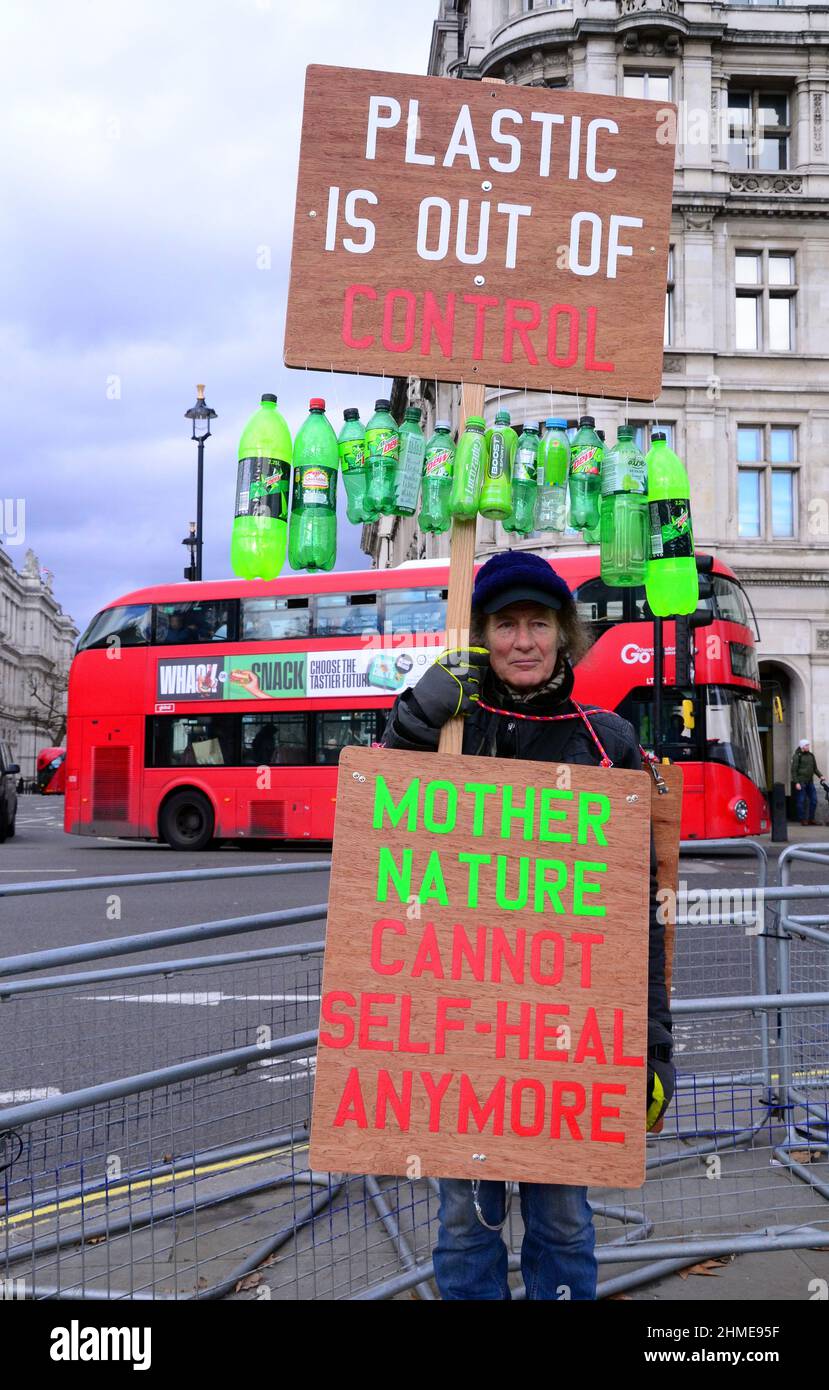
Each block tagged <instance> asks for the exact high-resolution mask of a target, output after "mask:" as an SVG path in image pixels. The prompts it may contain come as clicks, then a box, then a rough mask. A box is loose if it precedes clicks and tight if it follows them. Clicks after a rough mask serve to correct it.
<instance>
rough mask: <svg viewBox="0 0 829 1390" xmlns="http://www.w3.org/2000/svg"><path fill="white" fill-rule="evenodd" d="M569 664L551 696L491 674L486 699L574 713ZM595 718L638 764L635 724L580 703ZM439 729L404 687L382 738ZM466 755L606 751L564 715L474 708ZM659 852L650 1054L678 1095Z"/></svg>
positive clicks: (391, 744)
mask: <svg viewBox="0 0 829 1390" xmlns="http://www.w3.org/2000/svg"><path fill="white" fill-rule="evenodd" d="M562 666H563V668H564V672H563V675H564V678H563V680H562V682H561V685H560V686H559V687H558V689H557V690H556V691H555V693H554V694H552V695H545V694H541V695H539V696H538V697H537V698H536V699H535V700H532V699H530V700H524V699H521V700H515V699H513V698H512V697H511V696H510V694H509V692H508V691H507V689H506V687H504V686H502V685H500V684H499V682H497V681H496V679H495V676H494V674H493V673H492V671H491V670H490V671H488V672H487V675H486V677H485V679H484V683H483V689H482V693H481V698H482V700H483V701H484V702H485V703H486V704H489V705H493V706H498V707H499V708H500V709H507V710H509V709H515V710H518V711H521V712H522V713H525V714H569V713H572V712H573V704H572V702H571V700H570V698H569V697H570V694H571V692H572V689H573V679H574V678H573V671H572V668H571V667H570V665H569V663H567V662H564V661H561V660H560V666H559V667H558V668H557V670H558V669H560V668H561V667H562ZM583 708H584V710H585V712H587V713H588V714H589V717H590V723H591V724H592V725H593V728H594V729H595V731H596V734H597V736H598V738H599V740H600V742H601V743H602V745H603V747H604V749H605V752H606V753H607V756H608V757H609V758H610V759H611V761H612V763H613V766H614V767H629V768H641V766H642V759H641V755H640V752H639V746H638V744H637V741H636V738H635V735H634V732H633V727H632V725H631V724H629V723H628V721H627V720H626V719H622V718H620V716H619V715H618V714H612V713H609V712H606V711H603V710H602V711H596V712H592V711H593V710H594V707H593V706H592V705H585V706H583ZM439 739H440V731H439V730H438V729H434V728H432V727H430V726H429V725H428V724H427V723H426V721H425V719H424V717H423V713H422V711H421V710H420V708H419V706H418V703H417V687H416V686H415V687H414V689H411V690H405V691H403V693H402V694H401V695H399V696H398V697H397V700H396V701H395V703H394V705H393V707H392V710H391V714H390V716H389V720H388V723H387V725H386V731H385V734H384V736H383V745H384V747H386V748H409V749H411V750H412V751H413V752H418V753H422V752H426V751H427V750H429V751H433V750H436V749H437V746H438V742H439ZM463 751H464V753H471V754H477V755H479V756H484V757H487V756H488V757H498V758H528V759H534V760H536V761H538V762H551V763H582V764H585V765H587V766H596V765H597V764H598V763H599V762H600V759H601V754H600V753H599V750H598V749H597V747H596V745H595V743H594V742H593V740H592V738H591V737H590V733H589V732H588V730H587V729H586V728H585V725H584V722H583V720H581V719H566V720H561V721H560V722H557V723H547V722H540V723H536V722H535V721H533V720H527V719H509V718H508V717H506V716H504V715H500V714H490V713H489V712H487V711H486V710H481V709H477V710H475V711H474V712H473V713H471V714H470V715H468V716H467V718H466V719H465V721H464V733H463ZM656 892H657V880H656V855H655V852H654V848H653V839H651V853H650V933H649V956H648V1059H649V1063H650V1064H651V1065H653V1064H654V1063H656V1070H657V1071H658V1073H659V1076H660V1079H661V1081H662V1084H663V1087H664V1088H665V1091H666V1094H667V1095H669V1096H670V1095H671V1094H672V1093H673V1080H674V1077H673V1067H672V1065H671V1062H670V1057H671V1016H670V1011H669V1008H668V994H667V989H666V986H665V928H664V926H663V925H662V923H661V922H659V921H658V919H657V907H658V904H657V900H656Z"/></svg>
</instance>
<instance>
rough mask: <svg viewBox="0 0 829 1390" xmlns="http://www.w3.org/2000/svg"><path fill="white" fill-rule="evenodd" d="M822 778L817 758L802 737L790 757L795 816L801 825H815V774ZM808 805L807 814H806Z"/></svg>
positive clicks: (805, 739) (806, 740)
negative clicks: (795, 807)
mask: <svg viewBox="0 0 829 1390" xmlns="http://www.w3.org/2000/svg"><path fill="white" fill-rule="evenodd" d="M816 775H817V776H818V777H820V778H821V779H822V778H823V773H822V772H821V771H820V769H819V768H818V765H817V759H816V758H815V755H814V753H813V752H812V751H811V748H810V746H809V740H808V739H807V738H802V739H801V740H800V742H799V744H798V745H797V748H796V749H795V750H794V757H793V758H792V791H793V792H795V794H796V796H797V818H798V820H799V821H800V824H801V825H816V824H817V822H816V820H815V812H816V810H817V787H816V786H815V776H816ZM807 807H808V815H807Z"/></svg>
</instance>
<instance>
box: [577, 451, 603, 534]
mask: <svg viewBox="0 0 829 1390" xmlns="http://www.w3.org/2000/svg"><path fill="white" fill-rule="evenodd" d="M596 435H597V437H598V440H599V443H600V444H601V446H602V461H601V463H600V465H599V507H598V517H597V519H596V525H595V526H585V528H584V530H583V531H582V533H581V538H582V540H583V541H584V543H585V545H598V544H599V541H600V540H601V533H602V469H603V468H604V456H605V449H606V447H607V446H606V444H605V437H604V430H596Z"/></svg>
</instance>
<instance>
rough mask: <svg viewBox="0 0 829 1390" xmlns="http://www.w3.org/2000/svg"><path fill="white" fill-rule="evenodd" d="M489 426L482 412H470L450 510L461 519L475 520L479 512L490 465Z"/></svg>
mask: <svg viewBox="0 0 829 1390" xmlns="http://www.w3.org/2000/svg"><path fill="white" fill-rule="evenodd" d="M485 430H486V421H485V420H483V419H481V417H480V416H479V415H468V416H467V420H466V428H465V429H464V432H463V434H462V435H461V437H460V439H459V440H458V447H457V449H456V450H455V461H454V464H453V467H452V490H451V492H450V494H449V510H450V512H451V513H452V515H453V516H454V517H457V519H458V520H459V521H472V520H473V519H474V518H475V517H476V516H477V515H478V503H479V501H480V497H481V487H482V486H483V481H484V471H485V469H486V437H485V433H484V431H485Z"/></svg>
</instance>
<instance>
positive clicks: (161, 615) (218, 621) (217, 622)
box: [155, 603, 228, 646]
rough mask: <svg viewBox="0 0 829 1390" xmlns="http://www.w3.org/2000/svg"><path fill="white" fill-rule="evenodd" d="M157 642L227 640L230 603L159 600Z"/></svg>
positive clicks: (156, 621) (169, 643) (176, 643)
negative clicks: (161, 601)
mask: <svg viewBox="0 0 829 1390" xmlns="http://www.w3.org/2000/svg"><path fill="white" fill-rule="evenodd" d="M155 640H156V643H162V642H163V643H166V644H167V645H168V646H176V645H179V644H181V643H185V642H186V643H203V642H227V640H228V604H227V603H159V604H158V605H157V607H156V610H155Z"/></svg>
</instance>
